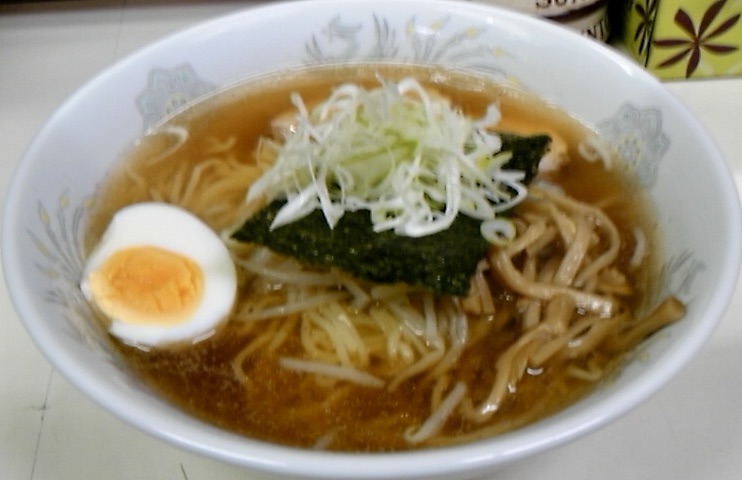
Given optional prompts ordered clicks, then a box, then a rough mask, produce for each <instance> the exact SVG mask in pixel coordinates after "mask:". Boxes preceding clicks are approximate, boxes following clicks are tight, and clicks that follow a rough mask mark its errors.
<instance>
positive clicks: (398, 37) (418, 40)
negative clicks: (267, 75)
mask: <svg viewBox="0 0 742 480" xmlns="http://www.w3.org/2000/svg"><path fill="white" fill-rule="evenodd" d="M449 21H450V18H448V17H443V18H439V19H436V20H433V21H431V22H427V23H426V22H422V21H420V20H419V19H418V18H417V17H411V18H410V19H409V20H408V21H407V23H406V24H405V28H404V32H401V33H400V32H398V31H397V30H395V29H394V28H393V27H391V26H390V23H389V21H388V20H387V19H385V18H384V17H383V16H380V15H374V16H373V22H372V23H371V28H370V29H369V28H366V27H367V26H366V25H365V24H363V23H353V22H345V21H344V20H343V19H342V18H341V17H340V16H335V17H333V18H332V19H331V20H330V21H329V22H328V23H327V25H326V26H325V27H324V28H322V29H321V30H320V32H318V33H315V34H313V35H312V36H311V37H310V39H309V40H308V41H307V42H306V44H305V51H306V53H307V61H306V63H308V64H310V65H311V64H324V63H331V62H342V61H351V60H352V61H363V60H395V61H402V62H410V63H432V64H442V65H448V66H451V65H455V66H460V67H467V68H470V69H475V70H480V71H484V72H488V73H491V74H495V75H497V76H500V77H505V73H504V72H503V71H502V69H501V67H500V62H499V61H498V59H499V58H500V57H501V56H502V55H504V52H503V51H501V50H500V49H498V48H494V47H492V46H491V45H488V44H487V43H485V42H483V40H482V35H483V34H484V33H485V30H484V29H483V28H478V27H465V28H454V27H451V26H450V25H449ZM369 30H370V31H369ZM367 31H368V33H370V34H371V36H372V38H371V39H368V38H366V37H365V35H366V33H367ZM362 45H369V47H367V48H366V49H363V48H362Z"/></svg>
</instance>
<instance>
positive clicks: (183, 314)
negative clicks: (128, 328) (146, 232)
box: [88, 246, 204, 325]
mask: <svg viewBox="0 0 742 480" xmlns="http://www.w3.org/2000/svg"><path fill="white" fill-rule="evenodd" d="M88 285H89V288H90V291H91V293H92V297H93V298H94V299H95V302H96V304H97V305H98V307H99V308H100V309H101V310H102V311H103V313H105V314H106V315H108V316H109V317H110V318H114V319H116V320H118V321H120V322H124V323H129V324H144V325H152V324H157V325H175V324H179V323H183V322H185V321H187V320H188V318H189V316H190V314H191V313H192V312H193V311H194V310H195V309H196V307H197V306H198V304H199V301H200V299H201V296H202V294H203V285H204V281H203V274H202V272H201V269H200V268H199V266H198V265H197V264H196V263H195V262H193V261H192V260H190V259H188V258H186V257H183V256H181V255H178V254H177V253H173V252H170V251H168V250H164V249H161V248H156V247H151V246H139V247H130V248H126V249H123V250H119V251H117V252H116V253H114V254H113V255H111V256H110V257H108V259H106V261H105V262H103V264H102V265H101V266H100V268H98V269H96V270H95V271H93V272H91V274H90V276H89V277H88Z"/></svg>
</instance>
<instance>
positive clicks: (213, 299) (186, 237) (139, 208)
mask: <svg viewBox="0 0 742 480" xmlns="http://www.w3.org/2000/svg"><path fill="white" fill-rule="evenodd" d="M141 246H150V247H156V248H161V249H163V250H167V251H170V252H172V253H175V254H178V255H180V256H182V257H185V258H188V259H190V260H191V261H193V262H194V263H195V264H196V265H198V266H199V268H200V269H201V272H202V275H203V295H202V296H201V299H200V301H199V303H198V305H196V307H195V310H194V311H193V312H192V313H191V315H190V316H189V317H188V319H187V320H185V321H183V322H181V323H177V324H175V325H167V324H159V325H158V324H141V323H128V322H127V321H126V319H123V318H110V319H109V320H110V325H109V332H110V333H111V334H112V335H113V336H115V337H117V338H119V339H121V340H122V341H123V342H125V343H129V344H133V345H137V346H143V347H154V346H162V345H166V344H172V343H176V342H184V341H191V342H194V341H198V340H201V339H203V338H206V337H208V336H210V335H211V334H212V333H213V332H214V331H215V330H216V328H217V327H218V326H219V324H220V323H222V322H223V321H225V320H226V319H227V318H228V316H229V314H230V312H231V310H232V308H233V305H234V301H235V297H236V291H237V273H236V269H235V266H234V263H233V261H232V258H231V256H230V253H229V250H228V249H227V247H226V245H225V244H224V242H223V241H222V240H221V238H220V237H219V236H218V235H217V234H216V233H215V232H214V231H213V230H211V228H209V226H208V225H206V224H205V223H204V222H202V221H201V220H200V219H198V218H197V217H195V216H194V215H192V214H191V213H189V212H187V211H185V210H183V209H181V208H178V207H175V206H173V205H169V204H164V203H155V202H146V203H138V204H134V205H131V206H128V207H125V208H123V209H121V210H120V211H118V212H117V213H116V214H115V215H114V217H113V219H112V220H111V223H110V224H109V225H108V227H107V229H106V231H105V233H104V234H103V236H102V238H101V240H100V243H99V244H98V245H97V246H96V248H95V249H94V250H93V251H92V252H91V254H90V256H89V257H88V259H87V262H86V265H85V269H84V272H83V278H82V281H81V283H80V288H81V289H82V292H83V294H84V295H85V296H86V298H87V299H88V300H89V301H91V302H92V303H94V304H95V303H96V299H95V296H94V292H92V291H91V288H90V285H89V283H88V280H89V276H90V274H91V273H93V272H95V271H96V270H97V269H99V268H101V266H102V265H103V263H104V262H105V261H106V259H108V258H109V257H110V256H111V255H113V254H114V253H116V252H118V251H120V250H123V249H127V248H131V247H141Z"/></svg>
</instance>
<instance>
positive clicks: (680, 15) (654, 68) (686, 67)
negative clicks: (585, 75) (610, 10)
mask: <svg viewBox="0 0 742 480" xmlns="http://www.w3.org/2000/svg"><path fill="white" fill-rule="evenodd" d="M622 1H624V2H625V5H624V7H625V10H624V12H623V17H624V18H623V20H622V22H623V25H622V26H623V28H622V32H623V33H622V36H623V41H624V43H625V44H626V46H627V47H628V49H629V51H630V52H631V54H632V55H633V56H634V57H635V58H636V59H637V60H638V61H639V62H641V63H642V64H643V65H644V66H645V67H646V68H647V69H648V70H649V71H650V72H652V73H654V74H655V75H656V76H658V77H659V78H661V79H692V78H693V79H695V78H708V77H728V76H741V75H742V19H741V18H740V17H742V0H622Z"/></svg>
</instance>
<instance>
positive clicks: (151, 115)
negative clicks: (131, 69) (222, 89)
mask: <svg viewBox="0 0 742 480" xmlns="http://www.w3.org/2000/svg"><path fill="white" fill-rule="evenodd" d="M215 88H216V87H214V86H213V85H211V84H210V83H207V82H204V81H203V80H201V79H200V78H199V77H198V75H197V74H196V72H195V70H194V69H193V67H191V66H190V65H182V66H180V67H177V68H175V69H173V70H163V69H157V68H156V69H154V70H152V71H151V72H150V73H149V78H148V81H147V88H146V89H145V90H144V91H143V92H142V93H141V94H140V95H139V96H137V98H136V104H137V108H138V109H139V112H140V113H141V114H142V117H143V119H144V129H145V131H146V130H148V129H150V128H152V127H153V126H154V125H156V124H158V123H159V122H160V121H162V120H163V119H164V118H167V117H168V116H170V115H172V114H173V113H175V112H177V111H178V110H180V109H182V108H183V107H185V106H186V105H188V104H190V103H191V102H193V101H194V100H196V99H198V98H201V97H203V96H205V95H207V94H209V93H211V92H213V91H214V90H215Z"/></svg>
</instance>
